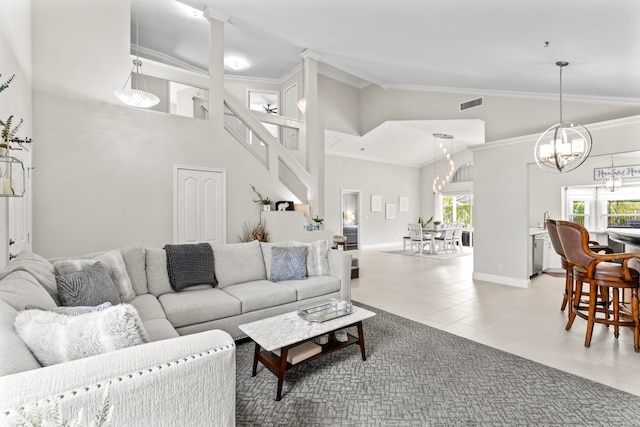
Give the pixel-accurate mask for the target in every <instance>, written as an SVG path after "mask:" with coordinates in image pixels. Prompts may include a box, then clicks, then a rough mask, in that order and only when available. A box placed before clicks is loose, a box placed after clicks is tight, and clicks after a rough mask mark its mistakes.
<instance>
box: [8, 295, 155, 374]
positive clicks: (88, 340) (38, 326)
mask: <svg viewBox="0 0 640 427" xmlns="http://www.w3.org/2000/svg"><path fill="white" fill-rule="evenodd" d="M14 327H15V329H16V332H17V333H18V335H19V336H20V338H22V340H23V341H24V342H25V344H26V345H27V346H28V347H29V350H31V352H32V353H33V355H34V356H35V357H36V359H38V362H40V364H41V365H42V366H49V365H55V364H57V363H62V362H68V361H70V360H76V359H81V358H84V357H89V356H95V355H98V354H102V353H107V352H109V351H114V350H120V349H123V348H127V347H131V346H134V345H138V344H143V343H145V342H148V341H149V338H148V336H147V332H146V331H145V329H144V327H143V326H142V320H141V319H140V315H139V314H138V312H137V311H136V309H135V308H134V307H133V306H132V305H130V304H118V305H115V306H113V307H109V308H107V309H105V310H102V311H94V312H91V313H86V314H81V315H78V316H68V315H65V314H59V313H54V312H52V311H43V310H24V311H21V312H19V313H18V314H17V315H16V319H15V322H14Z"/></svg>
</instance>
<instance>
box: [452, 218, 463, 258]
mask: <svg viewBox="0 0 640 427" xmlns="http://www.w3.org/2000/svg"><path fill="white" fill-rule="evenodd" d="M463 229H464V223H462V222H457V223H456V228H455V230H453V247H454V248H460V252H462V230H463Z"/></svg>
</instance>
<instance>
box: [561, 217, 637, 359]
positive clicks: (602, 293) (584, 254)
mask: <svg viewBox="0 0 640 427" xmlns="http://www.w3.org/2000/svg"><path fill="white" fill-rule="evenodd" d="M556 229H557V231H558V236H559V238H560V243H561V245H562V250H563V251H564V254H565V257H566V259H567V261H568V262H569V263H570V264H571V265H573V279H574V280H575V288H574V290H573V303H572V310H571V312H570V313H569V316H570V317H569V319H570V321H569V323H568V324H567V329H568V328H569V327H571V325H570V324H571V323H572V322H573V320H574V319H575V316H580V317H583V316H584V317H586V320H587V332H586V336H585V341H584V346H585V347H589V346H590V345H591V336H592V335H593V327H594V324H596V323H601V324H605V325H613V327H614V328H613V334H614V336H615V337H616V338H618V336H619V334H620V326H628V327H632V328H633V348H634V350H635V352H636V353H638V352H640V318H639V316H638V286H639V285H640V273H639V272H638V270H636V269H635V268H631V267H630V266H629V264H630V262H634V261H632V260H640V254H639V253H618V254H598V253H596V252H594V251H593V250H591V248H590V247H589V232H588V231H587V230H586V229H585V228H584V227H582V226H581V225H578V224H575V223H573V222H568V221H556ZM612 261H618V262H620V261H621V263H616V262H612ZM585 284H587V285H588V287H589V299H588V310H587V313H586V315H585V314H584V313H583V311H582V310H581V309H580V304H581V296H582V293H583V290H582V289H583V286H584V285H585ZM624 290H630V292H631V296H630V299H631V301H630V303H631V310H630V311H628V310H626V307H623V303H624V302H625V301H624V297H623V298H621V296H622V293H623V291H624ZM598 298H600V299H602V300H603V301H605V302H606V304H602V305H598V304H597V302H598Z"/></svg>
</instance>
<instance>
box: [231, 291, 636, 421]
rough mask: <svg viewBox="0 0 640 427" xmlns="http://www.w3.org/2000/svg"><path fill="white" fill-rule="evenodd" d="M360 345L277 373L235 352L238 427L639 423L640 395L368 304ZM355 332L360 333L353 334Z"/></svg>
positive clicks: (241, 349)
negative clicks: (281, 377)
mask: <svg viewBox="0 0 640 427" xmlns="http://www.w3.org/2000/svg"><path fill="white" fill-rule="evenodd" d="M356 305H359V306H363V307H365V308H367V309H369V310H371V311H374V312H376V313H377V315H376V316H375V317H373V318H372V319H368V320H366V321H365V322H364V332H365V344H366V350H367V361H366V362H363V361H362V359H361V358H360V350H359V348H358V346H357V345H352V346H349V347H347V348H344V349H342V350H340V351H337V352H335V353H332V354H330V355H327V356H326V357H323V358H320V359H316V360H313V361H310V362H308V363H305V364H302V365H298V366H296V367H295V368H294V369H292V370H290V371H288V372H287V376H286V377H285V382H284V387H283V396H282V400H281V401H280V402H276V401H275V394H276V377H275V376H274V375H273V374H272V373H271V372H270V371H268V370H267V369H266V368H265V367H264V366H262V365H259V366H258V374H257V375H256V376H255V377H253V378H252V377H251V368H252V363H253V351H254V344H253V342H251V341H244V342H239V343H238V346H237V400H236V414H237V415H236V417H237V418H236V421H237V425H238V426H532V425H536V426H561V425H563V426H567V425H573V426H637V425H640V397H637V396H634V395H631V394H628V393H625V392H623V391H618V390H616V389H613V388H610V387H608V386H605V385H601V384H598V383H595V382H592V381H590V380H587V379H583V378H580V377H577V376H575V375H572V374H568V373H565V372H562V371H559V370H556V369H553V368H549V367H547V366H544V365H541V364H538V363H536V362H532V361H530V360H527V359H523V358H521V357H518V356H514V355H512V354H509V353H505V352H503V351H500V350H496V349H493V348H491V347H487V346H485V345H482V344H479V343H476V342H474V341H471V340H467V339H464V338H461V337H458V336H456V335H452V334H449V333H447V332H444V331H440V330H438V329H434V328H431V327H428V326H425V325H422V324H420V323H416V322H413V321H411V320H407V319H404V318H402V317H399V316H396V315H393V314H390V313H387V312H384V311H382V310H378V309H375V308H371V307H368V306H365V305H363V304H358V303H356ZM354 333H355V332H354Z"/></svg>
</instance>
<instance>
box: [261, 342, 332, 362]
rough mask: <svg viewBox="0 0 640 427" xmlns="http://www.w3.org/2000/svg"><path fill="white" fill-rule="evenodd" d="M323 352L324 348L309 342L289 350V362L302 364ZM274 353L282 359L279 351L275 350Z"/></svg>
mask: <svg viewBox="0 0 640 427" xmlns="http://www.w3.org/2000/svg"><path fill="white" fill-rule="evenodd" d="M321 351H322V346H319V345H318V344H316V343H314V342H313V341H307V342H304V343H302V344H300V345H297V346H295V347H291V348H290V349H289V351H288V352H287V362H289V363H291V364H292V365H295V364H296V363H300V362H302V361H303V360H306V359H308V358H310V357H311V356H315V355H316V354H318V353H320V352H321ZM273 353H274V354H276V355H277V356H278V357H280V350H279V349H278V350H275V351H274V352H273Z"/></svg>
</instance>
